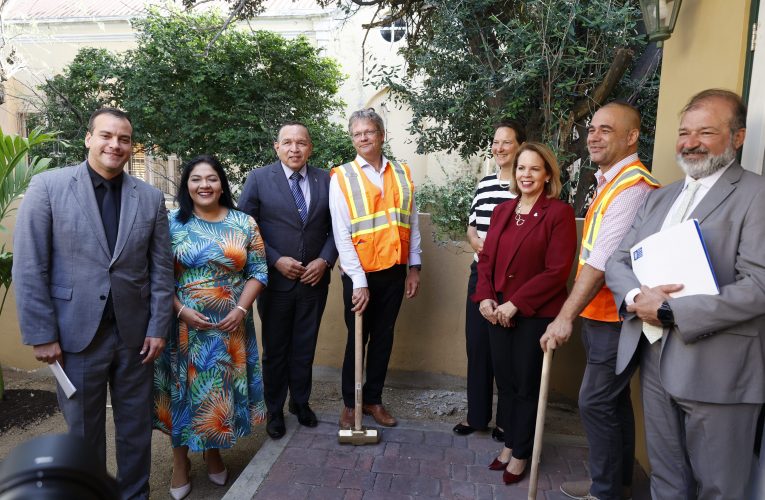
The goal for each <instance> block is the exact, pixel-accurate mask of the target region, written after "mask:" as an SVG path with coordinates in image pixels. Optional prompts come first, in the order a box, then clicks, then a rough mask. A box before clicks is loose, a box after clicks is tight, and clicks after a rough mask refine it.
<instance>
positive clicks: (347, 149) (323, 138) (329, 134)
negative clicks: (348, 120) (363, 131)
mask: <svg viewBox="0 0 765 500" xmlns="http://www.w3.org/2000/svg"><path fill="white" fill-rule="evenodd" d="M307 125H308V128H309V130H310V131H311V141H312V142H313V144H314V146H313V154H312V155H311V159H310V160H309V163H310V164H311V165H314V166H316V167H319V168H323V169H325V170H329V169H330V168H332V167H336V166H338V165H342V164H343V163H345V162H347V161H350V160H351V159H353V158H355V157H356V150H355V149H353V143H352V142H351V138H350V137H349V136H348V130H346V128H345V127H343V126H341V125H338V124H336V123H327V124H325V125H321V126H319V125H314V124H312V123H307Z"/></svg>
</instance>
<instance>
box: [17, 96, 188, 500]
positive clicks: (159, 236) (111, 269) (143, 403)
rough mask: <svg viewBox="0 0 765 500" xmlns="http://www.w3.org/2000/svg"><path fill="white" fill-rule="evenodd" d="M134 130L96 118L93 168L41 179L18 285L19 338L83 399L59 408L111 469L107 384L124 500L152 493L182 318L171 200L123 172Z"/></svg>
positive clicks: (26, 218) (27, 216)
mask: <svg viewBox="0 0 765 500" xmlns="http://www.w3.org/2000/svg"><path fill="white" fill-rule="evenodd" d="M132 132H133V127H132V125H131V123H130V119H129V118H128V116H127V115H126V114H125V113H124V112H122V111H120V110H118V109H114V108H101V109H99V110H97V111H95V112H94V113H93V114H92V115H91V117H90V121H89V122H88V132H87V134H86V135H85V146H86V147H87V148H88V157H87V161H85V162H83V163H81V164H80V165H77V166H72V167H67V168H62V169H57V170H52V171H49V172H45V173H42V174H39V175H37V176H35V177H34V178H33V179H32V182H31V183H30V185H29V189H28V190H27V193H26V195H25V196H24V199H23V201H22V203H21V207H20V208H19V213H18V217H17V219H16V229H15V233H14V248H13V252H14V259H13V284H14V289H15V291H16V304H17V308H18V316H19V323H20V326H21V336H22V340H23V341H24V343H25V344H27V345H31V346H33V349H34V354H35V357H36V358H37V359H38V360H40V361H43V362H46V363H53V362H55V361H59V362H60V363H61V364H62V365H63V368H64V372H65V373H66V374H67V376H68V377H69V379H70V380H71V381H72V383H73V384H74V386H75V388H76V390H77V392H76V393H75V394H74V396H72V398H71V399H67V398H66V396H65V395H64V394H63V391H62V390H61V388H59V391H58V401H59V406H60V407H61V411H62V412H63V414H64V417H65V418H66V422H67V424H68V426H69V432H70V433H71V434H74V435H76V436H80V437H82V438H84V439H85V442H86V443H87V446H88V447H87V449H86V450H83V451H84V452H90V453H95V454H96V456H97V457H98V458H99V459H100V460H101V462H102V463H104V464H106V437H105V417H106V388H107V385H108V386H109V387H110V392H111V406H112V409H113V414H114V423H115V427H116V445H117V467H118V477H117V480H118V484H119V488H120V493H121V495H122V498H148V496H149V469H150V466H151V431H152V426H151V415H152V398H151V390H152V373H153V361H154V359H155V358H156V357H157V356H159V354H160V353H161V351H162V349H163V348H164V345H165V336H166V334H167V331H168V328H169V326H170V320H171V319H172V310H173V309H172V308H173V261H172V256H171V251H170V234H169V230H168V222H167V213H166V210H165V199H164V196H163V195H162V193H161V192H160V191H159V190H158V189H155V188H153V187H151V186H149V185H148V184H146V183H144V182H142V181H140V180H138V179H135V178H133V177H131V176H130V175H128V174H127V173H125V172H123V170H124V167H125V164H126V163H127V161H128V159H129V158H130V154H131V152H132V147H133V142H132Z"/></svg>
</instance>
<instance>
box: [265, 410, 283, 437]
mask: <svg viewBox="0 0 765 500" xmlns="http://www.w3.org/2000/svg"><path fill="white" fill-rule="evenodd" d="M267 419H268V420H267V423H266V433H267V434H268V435H269V436H271V439H281V438H282V437H283V436H284V433H285V432H287V427H285V425H284V413H282V412H277V413H269V414H268V417H267Z"/></svg>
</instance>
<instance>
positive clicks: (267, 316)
mask: <svg viewBox="0 0 765 500" xmlns="http://www.w3.org/2000/svg"><path fill="white" fill-rule="evenodd" d="M274 149H275V150H276V154H277V156H278V157H279V161H277V162H275V163H272V164H270V165H267V166H265V167H263V168H258V169H255V170H253V171H252V172H251V173H250V175H249V176H248V177H247V181H246V182H245V184H244V188H243V189H242V195H241V196H240V198H239V209H240V210H242V211H244V212H246V213H248V214H250V215H251V216H252V217H253V218H255V220H256V221H257V223H258V226H259V227H260V233H261V235H262V236H263V241H264V242H265V245H266V259H267V261H268V288H266V290H265V291H264V292H263V293H262V294H261V295H260V297H258V313H259V314H260V320H261V323H262V325H263V386H264V387H263V389H264V393H265V401H266V407H267V409H268V423H267V425H266V432H268V435H269V436H271V437H272V438H273V439H279V438H281V437H282V436H284V433H285V431H286V428H285V424H284V411H283V408H284V401H285V399H286V398H287V389H289V392H290V404H289V410H290V412H291V413H294V414H296V415H297V417H298V422H300V424H302V425H305V426H308V427H315V426H316V424H317V420H316V415H315V414H314V412H313V411H312V410H311V408H310V406H309V405H308V400H309V398H310V396H311V370H312V366H313V358H314V352H315V350H316V339H317V337H318V334H319V324H320V323H321V316H322V314H323V313H324V306H325V305H326V303H327V292H328V289H329V279H330V273H329V272H327V271H328V270H329V269H330V268H331V267H332V266H333V265H334V263H335V260H337V250H336V249H335V242H334V238H333V237H332V224H331V219H330V215H329V173H328V172H326V171H323V170H320V169H317V168H314V167H311V166H309V165H308V164H307V162H308V158H309V157H310V156H311V152H312V150H313V145H312V144H311V136H310V135H309V133H308V128H307V127H306V126H305V125H303V124H302V123H297V122H289V123H286V124H284V125H283V126H282V127H281V129H279V135H278V136H277V139H276V142H274Z"/></svg>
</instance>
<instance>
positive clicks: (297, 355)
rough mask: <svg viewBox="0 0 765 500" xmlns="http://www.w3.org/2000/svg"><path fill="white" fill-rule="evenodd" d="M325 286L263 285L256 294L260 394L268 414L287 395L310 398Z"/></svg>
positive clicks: (303, 400) (298, 400)
mask: <svg viewBox="0 0 765 500" xmlns="http://www.w3.org/2000/svg"><path fill="white" fill-rule="evenodd" d="M327 291H328V286H327V285H324V286H319V285H317V286H315V287H314V286H309V285H304V284H302V283H297V284H296V285H295V286H294V287H293V288H292V290H289V291H286V292H281V291H275V290H269V289H268V288H266V289H265V290H263V293H261V294H260V297H258V314H259V315H260V321H261V324H262V326H263V335H262V337H263V396H264V399H265V402H266V408H267V409H268V411H269V412H270V413H274V412H279V411H282V409H283V408H284V402H285V400H286V399H287V389H289V392H290V397H291V398H292V400H293V401H294V402H295V403H297V404H304V403H308V400H309V399H310V397H311V383H312V369H313V359H314V354H315V352H316V340H317V338H318V336H319V325H320V324H321V317H322V315H323V314H324V306H325V305H326V304H327Z"/></svg>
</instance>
